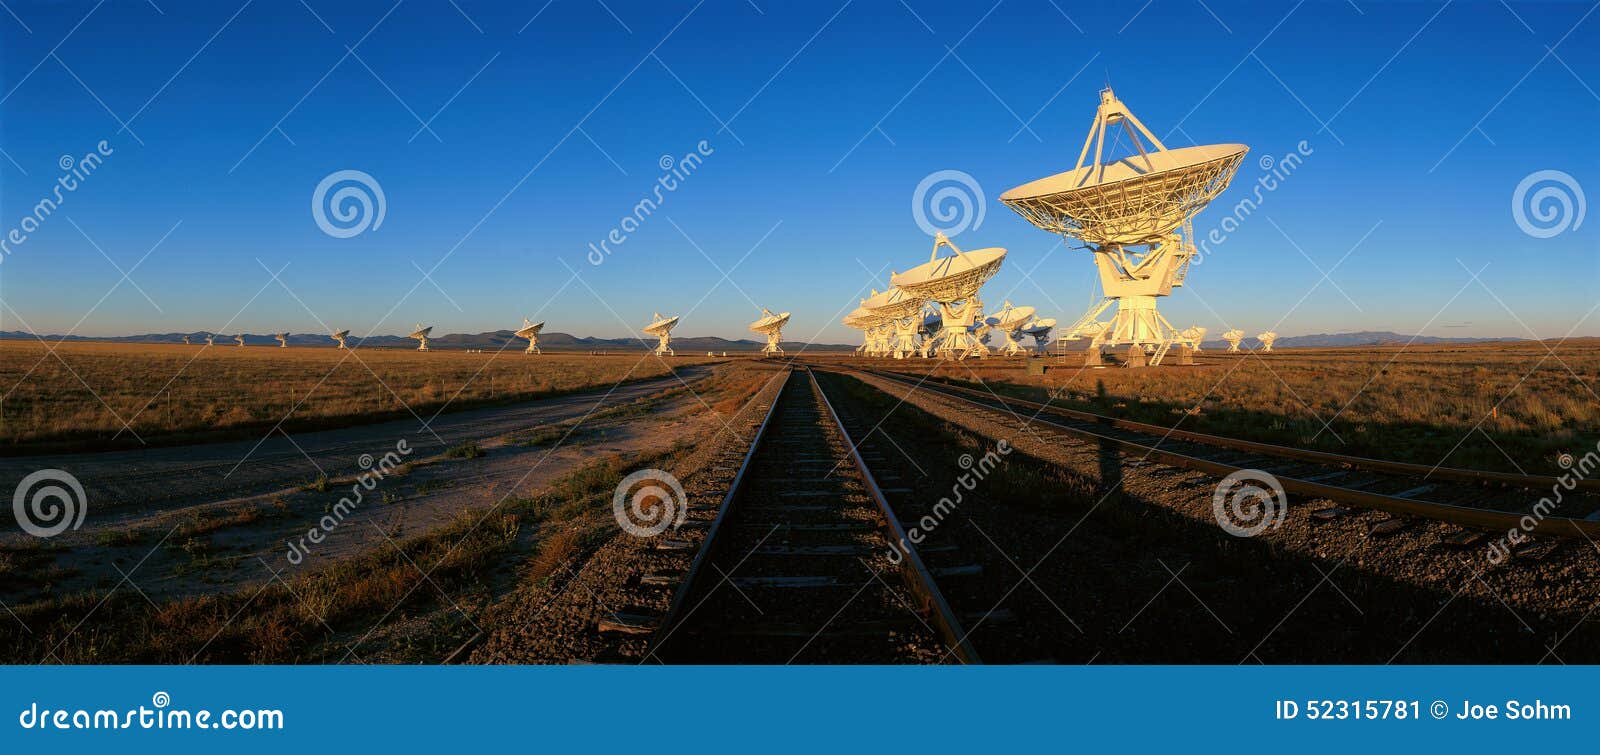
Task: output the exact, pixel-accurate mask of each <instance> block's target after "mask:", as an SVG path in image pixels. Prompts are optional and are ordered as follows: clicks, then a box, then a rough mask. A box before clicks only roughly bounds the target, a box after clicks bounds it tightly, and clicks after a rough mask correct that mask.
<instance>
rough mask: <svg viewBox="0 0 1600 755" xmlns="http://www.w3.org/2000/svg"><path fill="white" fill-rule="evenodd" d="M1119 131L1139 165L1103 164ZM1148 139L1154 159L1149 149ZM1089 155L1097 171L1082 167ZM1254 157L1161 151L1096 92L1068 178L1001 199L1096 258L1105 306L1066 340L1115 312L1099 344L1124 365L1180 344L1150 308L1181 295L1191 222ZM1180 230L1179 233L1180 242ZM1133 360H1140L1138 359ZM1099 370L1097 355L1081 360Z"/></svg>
mask: <svg viewBox="0 0 1600 755" xmlns="http://www.w3.org/2000/svg"><path fill="white" fill-rule="evenodd" d="M1115 126H1121V127H1122V130H1123V135H1125V136H1126V137H1127V138H1128V141H1129V143H1130V144H1132V146H1133V148H1134V149H1135V150H1137V152H1138V154H1137V155H1129V156H1127V157H1124V158H1122V159H1114V160H1110V161H1106V160H1104V159H1103V158H1105V142H1106V135H1107V132H1108V131H1111V130H1113V127H1115ZM1141 135H1143V137H1144V139H1146V140H1148V141H1149V144H1150V147H1151V149H1146V148H1145V142H1144V140H1141V139H1140V136H1141ZM1091 144H1092V145H1094V162H1092V163H1091V162H1086V161H1087V160H1088V157H1089V147H1090V145H1091ZM1249 151H1250V148H1249V147H1246V146H1245V145H1243V144H1209V145H1202V146H1197V147H1183V148H1180V149H1172V150H1169V149H1167V147H1166V145H1164V144H1162V143H1161V140H1160V139H1157V138H1156V136H1155V134H1152V133H1150V130H1149V129H1147V128H1145V126H1144V124H1143V123H1142V122H1140V121H1139V119H1138V117H1136V116H1135V115H1134V114H1133V111H1131V110H1129V109H1128V106H1127V105H1125V104H1123V103H1122V101H1121V100H1119V99H1117V96H1116V94H1114V93H1113V92H1112V91H1111V89H1109V88H1107V89H1104V90H1101V92H1100V105H1099V109H1098V110H1097V111H1096V112H1095V119H1094V124H1093V125H1092V126H1091V127H1090V128H1089V134H1088V136H1086V137H1085V138H1084V141H1083V150H1082V151H1080V152H1079V153H1078V164H1077V167H1075V168H1074V169H1072V170H1070V171H1067V172H1065V173H1058V174H1056V175H1053V176H1050V177H1048V178H1041V179H1039V180H1037V181H1033V182H1031V183H1026V184H1023V185H1021V186H1018V187H1016V188H1014V189H1011V190H1009V191H1007V192H1005V193H1004V194H1001V195H1000V201H1001V202H1002V203H1004V204H1005V205H1006V206H1007V207H1010V208H1011V209H1012V210H1014V211H1015V212H1016V213H1017V214H1018V215H1021V216H1022V217H1023V218H1024V219H1025V220H1027V221H1028V222H1030V223H1032V224H1034V225H1035V226H1038V227H1039V228H1041V229H1043V230H1046V231H1049V232H1051V233H1059V234H1061V235H1062V236H1064V237H1066V238H1068V239H1076V240H1078V241H1081V242H1083V244H1084V245H1086V247H1087V248H1088V249H1089V251H1091V252H1093V253H1094V259H1095V264H1096V266H1097V267H1098V268H1099V271H1100V285H1101V288H1102V289H1103V290H1104V298H1103V299H1102V300H1101V301H1100V302H1099V303H1097V304H1095V305H1094V306H1091V307H1090V308H1089V310H1088V311H1087V312H1085V313H1084V314H1083V316H1082V317H1080V318H1078V320H1077V322H1075V323H1073V325H1072V326H1071V327H1069V328H1068V329H1067V330H1066V332H1065V333H1064V334H1063V335H1062V337H1063V338H1067V339H1076V338H1079V337H1082V336H1086V335H1090V326H1091V324H1092V323H1095V322H1098V321H1099V317H1100V314H1101V313H1103V312H1105V311H1106V310H1107V309H1109V308H1110V307H1111V305H1113V304H1115V305H1117V309H1116V312H1115V314H1114V315H1113V316H1112V319H1111V321H1110V322H1109V323H1107V327H1106V328H1104V329H1101V330H1100V331H1099V335H1100V341H1101V342H1102V343H1106V344H1111V345H1126V346H1128V347H1129V351H1128V353H1129V364H1143V363H1144V357H1143V353H1144V351H1145V350H1146V349H1147V348H1149V349H1154V353H1155V355H1154V357H1153V358H1152V359H1151V360H1150V363H1151V364H1160V363H1161V357H1162V356H1164V355H1165V354H1166V352H1167V349H1169V348H1171V346H1172V344H1173V343H1174V342H1178V341H1181V340H1182V337H1181V335H1180V334H1179V333H1178V332H1177V330H1176V329H1175V328H1173V327H1172V324H1171V323H1169V322H1167V320H1166V318H1164V317H1162V316H1161V314H1160V313H1159V312H1157V311H1156V299H1157V298H1158V297H1162V296H1168V295H1170V294H1171V293H1172V289H1173V287H1174V286H1181V285H1183V281H1184V278H1185V276H1187V274H1188V270H1189V261H1190V259H1191V258H1192V257H1193V256H1194V254H1195V248H1194V244H1193V236H1194V232H1193V228H1192V227H1191V221H1192V219H1193V218H1194V216H1195V214H1196V213H1198V212H1200V211H1201V210H1202V209H1204V208H1205V206H1206V205H1207V204H1208V203H1210V202H1211V200H1213V199H1215V198H1216V196H1217V195H1218V194H1220V193H1222V191H1223V190H1224V189H1226V188H1227V187H1228V183H1229V182H1230V181H1232V180H1233V176H1234V173H1236V172H1237V171H1238V169H1239V164H1240V162H1241V161H1243V159H1244V156H1245V153H1247V152H1249ZM1180 229H1181V232H1180ZM1135 352H1137V356H1138V358H1137V359H1135V358H1134V357H1135ZM1086 359H1087V360H1088V363H1091V364H1092V363H1097V360H1098V354H1090V355H1088V356H1087V357H1086Z"/></svg>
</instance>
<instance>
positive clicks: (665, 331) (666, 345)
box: [644, 312, 678, 357]
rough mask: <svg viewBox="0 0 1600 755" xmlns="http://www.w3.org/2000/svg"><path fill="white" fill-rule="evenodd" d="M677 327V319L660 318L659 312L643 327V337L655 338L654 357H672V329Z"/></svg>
mask: <svg viewBox="0 0 1600 755" xmlns="http://www.w3.org/2000/svg"><path fill="white" fill-rule="evenodd" d="M676 327H678V318H676V317H662V316H661V313H660V312H657V313H655V319H653V320H651V322H650V324H649V325H646V326H645V327H644V332H645V335H651V336H655V337H656V339H657V341H656V351H655V354H656V356H658V357H659V356H672V329H673V328H676Z"/></svg>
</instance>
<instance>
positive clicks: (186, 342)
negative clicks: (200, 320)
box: [183, 336, 189, 346]
mask: <svg viewBox="0 0 1600 755" xmlns="http://www.w3.org/2000/svg"><path fill="white" fill-rule="evenodd" d="M183 345H184V346H188V345H189V337H188V336H184V337H183Z"/></svg>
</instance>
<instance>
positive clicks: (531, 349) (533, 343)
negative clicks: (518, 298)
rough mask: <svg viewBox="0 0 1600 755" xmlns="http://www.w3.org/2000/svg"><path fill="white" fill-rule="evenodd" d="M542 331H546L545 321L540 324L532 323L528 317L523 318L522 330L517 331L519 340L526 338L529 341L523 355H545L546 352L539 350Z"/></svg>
mask: <svg viewBox="0 0 1600 755" xmlns="http://www.w3.org/2000/svg"><path fill="white" fill-rule="evenodd" d="M541 330H544V321H543V320H540V321H539V322H531V321H529V320H528V318H526V317H524V318H522V329H521V330H518V331H517V337H518V338H526V339H528V348H527V349H525V350H524V351H523V352H522V353H524V354H543V353H544V352H542V351H540V350H539V331H541Z"/></svg>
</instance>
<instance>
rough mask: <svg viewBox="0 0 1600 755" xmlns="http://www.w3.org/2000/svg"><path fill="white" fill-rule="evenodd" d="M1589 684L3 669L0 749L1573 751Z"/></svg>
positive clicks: (1541, 671)
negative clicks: (1531, 747)
mask: <svg viewBox="0 0 1600 755" xmlns="http://www.w3.org/2000/svg"><path fill="white" fill-rule="evenodd" d="M1597 688H1600V671H1597V670H1596V668H1594V667H1573V668H1568V667H1561V668H1529V667H1493V668H1484V667H1475V668H1469V667H1401V668H1395V667H1387V668H1385V667H1335V668H1327V667H1318V668H1310V667H1266V668H1263V667H1227V668H1217V667H1147V666H1145V667H986V668H935V669H930V668H882V667H821V668H818V667H806V668H740V667H716V668H702V667H671V668H662V667H645V668H640V667H303V668H288V667H183V668H173V667H129V666H123V667H93V668H91V667H66V668H62V667H35V668H18V667H6V668H3V669H0V752H4V753H12V752H16V753H29V752H41V753H42V752H48V753H61V752H79V751H82V752H95V753H105V752H108V751H112V750H110V749H109V748H117V747H120V748H132V749H136V750H146V748H153V747H160V748H162V751H177V752H185V751H204V752H211V753H214V752H217V749H216V748H218V747H219V746H221V747H226V748H227V752H228V753H229V755H238V754H239V753H249V752H273V753H283V752H291V751H304V752H328V751H333V749H334V748H335V747H342V746H350V747H359V748H361V750H360V751H363V752H374V751H377V752H382V751H384V748H392V749H393V750H396V751H401V752H415V751H421V750H440V749H444V748H451V749H453V750H459V749H461V748H463V747H478V746H483V745H507V746H511V747H518V748H521V751H526V750H527V749H529V748H535V749H541V750H543V749H549V748H551V747H561V748H570V747H587V748H593V749H596V750H598V751H612V750H618V749H624V748H626V749H635V748H637V749H642V750H652V751H653V750H657V749H660V748H665V749H667V750H683V749H696V750H702V749H703V750H706V751H724V750H733V751H739V752H753V751H754V752H810V753H815V752H820V751H825V750H824V748H827V749H828V750H836V749H839V748H840V747H848V748H849V749H851V750H859V749H864V748H867V747H873V748H886V749H887V748H895V749H915V750H917V751H965V752H969V753H970V752H1006V751H1010V750H1012V749H1020V748H1039V747H1045V748H1052V749H1062V748H1078V747H1094V748H1099V747H1106V748H1119V749H1123V750H1129V751H1153V750H1167V751H1170V750H1171V749H1172V748H1192V747H1195V746H1197V745H1205V744H1211V745H1225V746H1227V747H1229V748H1230V749H1231V750H1238V751H1243V752H1269V751H1270V752H1279V753H1281V752H1285V751H1293V752H1296V753H1300V752H1342V753H1345V755H1348V753H1349V752H1350V749H1349V748H1350V747H1352V746H1372V745H1374V744H1376V745H1379V746H1382V747H1384V748H1385V749H1389V748H1399V747H1411V746H1415V747H1426V748H1428V749H1430V750H1437V749H1438V748H1440V747H1441V746H1445V745H1452V744H1454V745H1470V746H1472V747H1474V748H1484V747H1499V746H1505V747H1523V746H1527V745H1528V744H1530V743H1532V742H1537V743H1539V745H1540V746H1541V747H1548V746H1550V745H1555V744H1573V745H1578V746H1588V745H1589V744H1590V743H1591V742H1592V741H1593V737H1594V734H1595V729H1594V726H1593V724H1592V720H1593V718H1592V716H1591V706H1592V705H1593V700H1594V697H1595V692H1594V690H1595V689H1597ZM1285 748H1292V749H1291V750H1286V749H1285Z"/></svg>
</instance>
